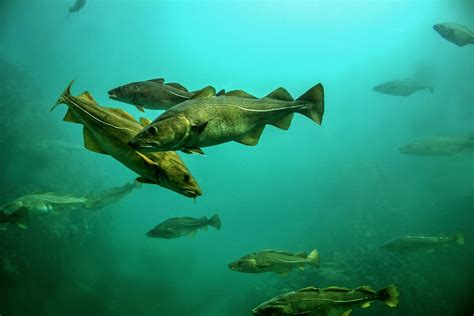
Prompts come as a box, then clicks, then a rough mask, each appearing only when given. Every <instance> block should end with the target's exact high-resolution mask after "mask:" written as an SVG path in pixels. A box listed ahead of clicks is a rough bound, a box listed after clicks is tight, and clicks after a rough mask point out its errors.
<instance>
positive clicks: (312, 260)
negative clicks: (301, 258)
mask: <svg viewBox="0 0 474 316" xmlns="http://www.w3.org/2000/svg"><path fill="white" fill-rule="evenodd" d="M306 259H308V260H309V262H308V263H309V264H310V265H312V266H314V267H315V268H318V269H319V261H320V259H319V252H318V251H317V250H316V249H314V250H313V251H311V252H310V253H309V255H308V257H307V258H306Z"/></svg>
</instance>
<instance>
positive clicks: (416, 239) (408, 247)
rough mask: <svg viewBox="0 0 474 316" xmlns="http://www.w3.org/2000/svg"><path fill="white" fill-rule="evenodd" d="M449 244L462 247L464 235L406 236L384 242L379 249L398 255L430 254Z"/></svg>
mask: <svg viewBox="0 0 474 316" xmlns="http://www.w3.org/2000/svg"><path fill="white" fill-rule="evenodd" d="M451 244H459V245H464V235H463V234H462V233H456V234H454V235H453V236H427V235H408V236H403V237H399V238H396V239H394V240H391V241H389V242H386V243H385V244H383V245H382V246H381V248H382V249H385V250H388V251H393V252H399V253H407V252H426V253H432V252H433V251H435V249H437V248H444V247H447V246H449V245H451Z"/></svg>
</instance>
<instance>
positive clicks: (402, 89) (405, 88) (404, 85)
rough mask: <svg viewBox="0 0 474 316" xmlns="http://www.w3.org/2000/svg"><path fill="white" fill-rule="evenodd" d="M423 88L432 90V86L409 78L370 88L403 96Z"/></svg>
mask: <svg viewBox="0 0 474 316" xmlns="http://www.w3.org/2000/svg"><path fill="white" fill-rule="evenodd" d="M425 89H428V90H429V91H430V92H431V93H433V91H434V89H433V87H431V86H428V85H424V84H420V83H418V82H417V81H415V80H413V79H410V78H405V79H398V80H392V81H388V82H385V83H382V84H379V85H378V86H375V87H373V88H372V90H374V91H376V92H379V93H383V94H388V95H396V96H403V97H407V96H409V95H412V94H413V93H415V92H417V91H420V90H425Z"/></svg>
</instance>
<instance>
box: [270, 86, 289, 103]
mask: <svg viewBox="0 0 474 316" xmlns="http://www.w3.org/2000/svg"><path fill="white" fill-rule="evenodd" d="M265 98H267V99H275V100H282V101H293V98H292V96H291V95H290V94H289V93H288V91H286V89H285V88H282V87H280V88H277V89H275V90H273V91H272V92H271V93H270V94H269V95H267V96H266V97H265Z"/></svg>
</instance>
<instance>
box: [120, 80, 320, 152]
mask: <svg viewBox="0 0 474 316" xmlns="http://www.w3.org/2000/svg"><path fill="white" fill-rule="evenodd" d="M294 113H300V114H303V115H305V116H307V117H308V118H310V119H311V120H313V121H314V122H316V123H317V124H321V122H322V119H323V114H324V90H323V86H322V85H321V84H317V85H315V86H314V87H312V88H311V89H309V90H308V91H307V92H306V93H304V94H303V95H302V96H301V97H299V98H298V99H296V100H293V98H292V97H291V95H290V94H289V93H288V91H286V90H285V89H284V88H278V89H276V90H274V91H273V92H272V93H270V94H268V95H267V96H265V97H264V98H261V99H257V98H256V97H254V96H252V95H250V94H248V93H246V92H244V91H242V90H234V91H229V92H226V93H225V94H223V95H220V96H216V91H215V89H214V88H212V87H210V88H206V89H204V90H203V91H201V92H200V93H199V94H197V95H195V96H193V98H192V99H191V100H188V101H185V102H183V103H180V104H178V105H176V106H174V107H172V108H171V109H169V110H167V111H165V112H164V113H163V114H161V115H160V116H158V118H157V119H155V120H154V121H153V122H152V123H151V124H150V125H148V126H147V127H145V128H144V129H143V130H142V131H140V133H138V134H137V135H136V136H135V137H133V138H132V139H131V140H130V142H129V145H130V146H131V147H132V148H135V149H137V150H139V151H142V152H154V151H165V150H181V151H183V152H185V153H199V154H203V151H202V150H201V148H202V147H206V146H214V145H218V144H222V143H225V142H229V141H236V142H238V143H241V144H244V145H248V146H255V145H257V143H258V141H259V138H260V136H261V134H262V132H263V130H264V128H265V126H266V125H267V124H271V125H274V126H276V127H278V128H281V129H283V130H287V129H288V128H289V127H290V124H291V120H292V119H293V115H294Z"/></svg>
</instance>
